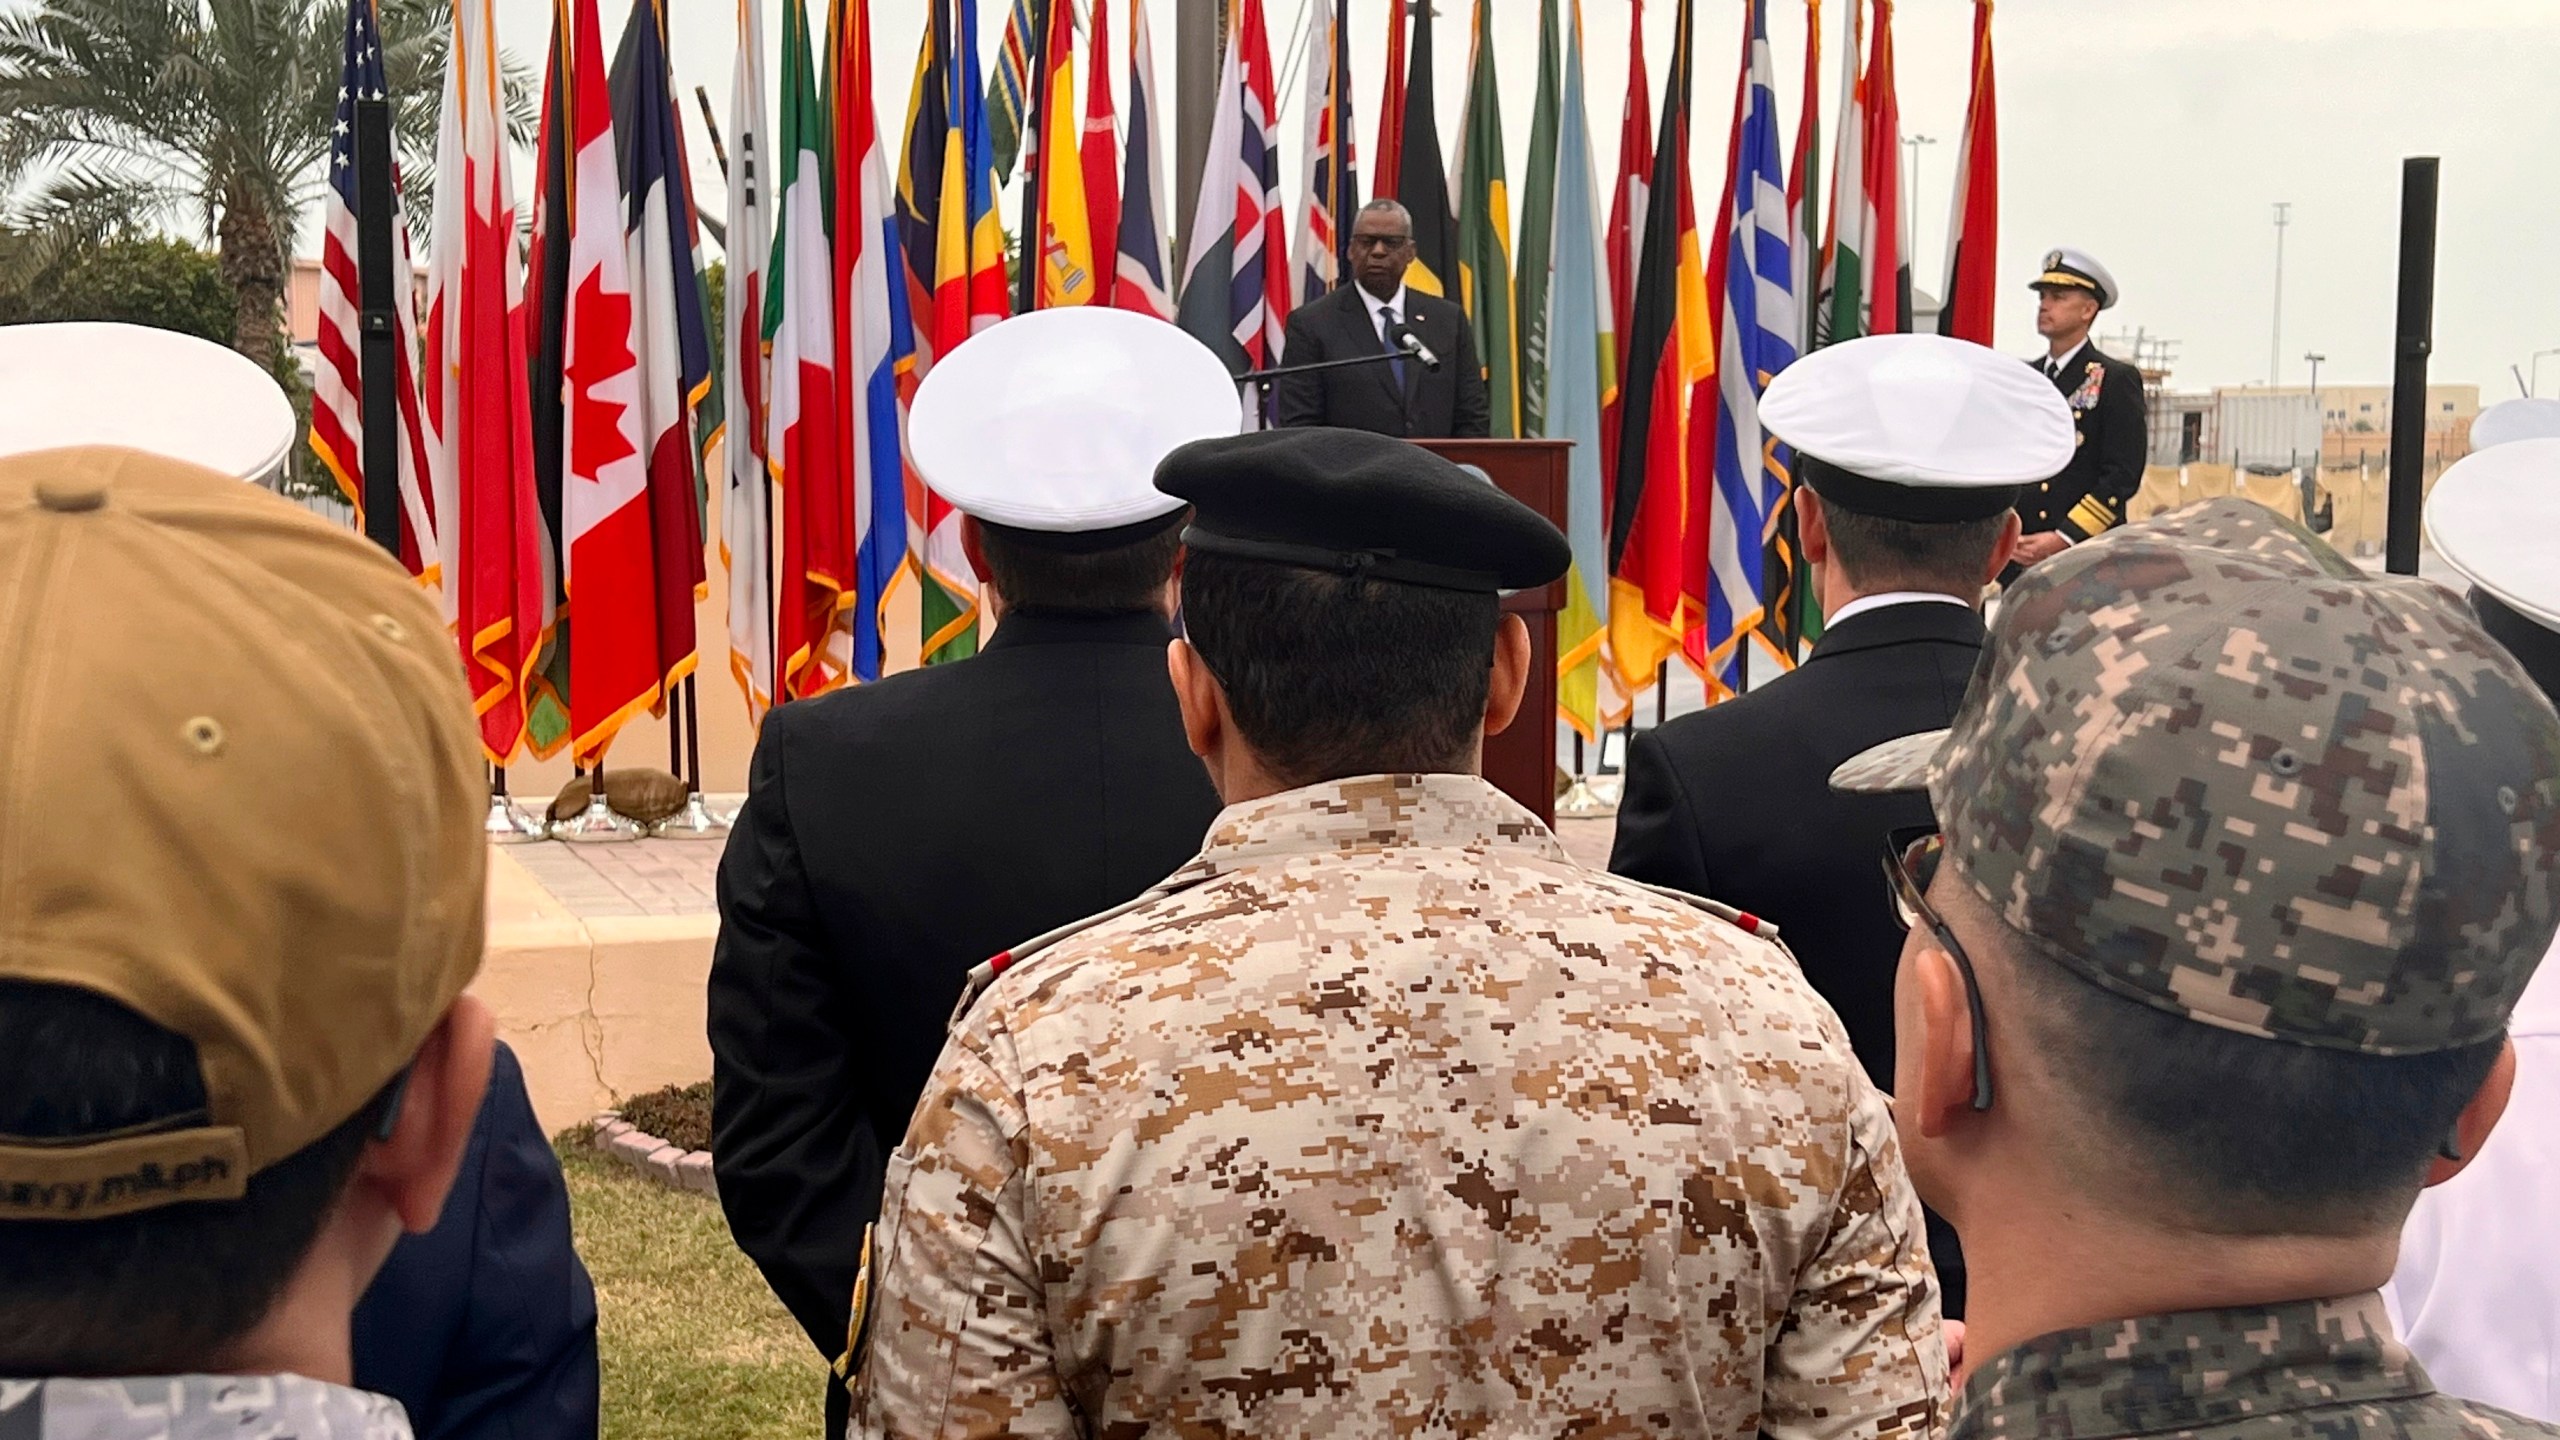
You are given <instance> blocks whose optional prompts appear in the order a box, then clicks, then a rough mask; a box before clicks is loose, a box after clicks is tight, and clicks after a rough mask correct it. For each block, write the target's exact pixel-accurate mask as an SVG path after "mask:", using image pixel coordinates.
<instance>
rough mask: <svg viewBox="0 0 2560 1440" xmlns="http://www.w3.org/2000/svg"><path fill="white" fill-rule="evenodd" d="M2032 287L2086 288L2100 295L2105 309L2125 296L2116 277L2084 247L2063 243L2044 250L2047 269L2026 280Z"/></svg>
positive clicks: (2048, 288)
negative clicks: (2057, 246) (2076, 247)
mask: <svg viewBox="0 0 2560 1440" xmlns="http://www.w3.org/2000/svg"><path fill="white" fill-rule="evenodd" d="M2027 288H2028V289H2031V290H2087V291H2089V292H2091V293H2092V294H2095V295H2096V296H2097V297H2098V308H2099V309H2101V310H2104V309H2106V308H2108V307H2109V306H2111V305H2113V304H2115V303H2116V301H2117V300H2119V299H2121V298H2122V297H2123V294H2124V292H2123V291H2120V290H2118V289H2117V288H2116V277H2114V276H2113V275H2110V274H2108V273H2107V267H2106V266H2104V265H2101V264H2099V263H2098V262H2097V261H2096V260H2095V259H2093V258H2091V257H2090V255H2089V252H2087V251H2085V250H2074V249H2072V248H2071V247H2069V246H2067V245H2066V246H2063V247H2062V248H2060V249H2058V250H2047V251H2046V252H2044V269H2043V270H2042V271H2041V272H2040V273H2038V274H2037V276H2036V278H2035V279H2033V280H2030V281H2028V282H2027Z"/></svg>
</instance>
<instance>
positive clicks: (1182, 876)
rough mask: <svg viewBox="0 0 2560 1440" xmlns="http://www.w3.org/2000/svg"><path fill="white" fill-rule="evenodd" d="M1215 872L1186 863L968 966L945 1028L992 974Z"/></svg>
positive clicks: (955, 1023) (955, 1024)
mask: <svg viewBox="0 0 2560 1440" xmlns="http://www.w3.org/2000/svg"><path fill="white" fill-rule="evenodd" d="M1216 873H1217V872H1216V871H1214V870H1203V871H1199V872H1197V873H1194V872H1193V870H1192V867H1191V866H1188V865H1186V866H1184V867H1183V868H1182V869H1180V870H1176V871H1175V872H1173V873H1172V874H1171V875H1168V876H1166V877H1165V878H1164V879H1163V880H1161V881H1158V882H1157V883H1156V884H1154V885H1151V886H1149V887H1147V888H1146V889H1145V890H1143V891H1141V892H1139V893H1138V895H1137V896H1136V897H1135V898H1133V899H1129V900H1123V901H1122V902H1120V903H1119V904H1117V905H1114V906H1112V907H1111V908H1110V909H1108V910H1097V911H1095V912H1094V913H1093V914H1091V915H1087V916H1085V917H1084V918H1083V919H1081V920H1072V921H1069V922H1068V923H1066V924H1064V925H1061V926H1059V927H1058V928H1057V929H1055V930H1047V931H1043V932H1041V933H1040V934H1038V935H1034V936H1032V937H1031V938H1030V939H1028V940H1025V941H1023V942H1022V943H1021V944H1019V945H1016V946H1014V947H1013V948H1012V949H1010V950H1007V951H1004V952H1003V953H1001V954H998V955H995V956H992V957H990V958H988V959H985V960H982V961H980V962H978V963H977V964H975V965H972V966H970V967H969V978H968V979H967V980H966V981H964V982H962V984H961V986H960V1003H959V1004H958V1005H957V1006H955V1007H953V1008H952V1011H951V1023H950V1024H949V1025H948V1026H947V1027H946V1029H947V1030H948V1031H951V1032H957V1031H958V1030H959V1028H960V1021H961V1019H962V1018H963V1017H964V1016H966V1015H967V1014H968V1013H969V1007H970V1006H972V1005H975V1004H977V1003H978V997H979V996H981V995H983V994H985V993H986V992H987V989H988V987H990V986H992V985H994V984H995V983H996V977H998V976H1000V975H1003V974H1005V973H1006V972H1008V971H1010V970H1014V969H1017V968H1019V967H1020V966H1022V965H1025V964H1027V963H1029V962H1030V961H1032V960H1035V959H1038V958H1039V956H1040V954H1041V953H1042V952H1043V951H1046V950H1048V949H1049V948H1051V947H1052V946H1054V945H1056V944H1057V943H1058V942H1060V941H1062V940H1067V939H1070V938H1072V937H1074V936H1077V935H1081V934H1083V933H1084V932H1085V931H1087V930H1090V929H1092V928H1093V927H1094V926H1096V925H1100V924H1102V923H1104V922H1105V921H1110V920H1117V919H1119V918H1120V917H1121V916H1123V915H1126V914H1128V913H1129V912H1130V911H1132V910H1135V909H1137V908H1139V907H1140V906H1142V905H1152V904H1154V903H1155V902H1157V901H1158V900H1162V899H1164V898H1165V897H1166V896H1168V895H1179V894H1181V893H1182V892H1183V891H1185V890H1188V889H1190V888H1191V887H1192V886H1194V885H1197V884H1199V883H1201V882H1202V881H1204V880H1207V879H1209V878H1211V877H1212V876H1213V875H1215V874H1216Z"/></svg>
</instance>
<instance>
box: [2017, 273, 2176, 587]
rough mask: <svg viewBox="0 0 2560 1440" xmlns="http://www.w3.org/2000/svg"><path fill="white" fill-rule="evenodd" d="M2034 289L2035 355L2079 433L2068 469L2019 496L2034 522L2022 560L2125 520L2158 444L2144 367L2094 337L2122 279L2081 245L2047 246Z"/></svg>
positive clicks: (2027, 523)
mask: <svg viewBox="0 0 2560 1440" xmlns="http://www.w3.org/2000/svg"><path fill="white" fill-rule="evenodd" d="M2033 288H2034V290H2035V292H2036V333H2037V334H2039V335H2041V336H2043V337H2044V339H2045V353H2044V354H2043V355H2042V356H2040V357H2038V358H2037V359H2034V360H2030V361H2028V362H2027V363H2028V364H2030V365H2033V366H2034V367H2036V369H2037V370H2038V371H2039V372H2040V373H2042V374H2043V375H2044V376H2045V378H2047V379H2048V380H2051V381H2052V382H2053V388H2055V389H2056V390H2059V391H2061V392H2062V398H2063V399H2064V400H2065V401H2067V402H2068V403H2069V404H2070V406H2071V418H2072V420H2073V422H2074V423H2075V424H2077V425H2078V426H2079V431H2080V440H2079V448H2078V450H2077V451H2076V452H2075V453H2074V454H2073V455H2072V457H2071V463H2070V464H2069V465H2067V466H2065V467H2064V468H2063V471H2062V473H2061V474H2059V475H2056V476H2054V477H2053V478H2052V479H2051V480H2050V481H2047V482H2045V483H2043V484H2039V485H2032V486H2029V487H2028V488H2027V490H2026V492H2025V493H2024V494H2023V495H2021V496H2020V497H2019V500H2018V519H2019V521H2020V522H2021V524H2022V525H2023V526H2024V528H2025V530H2026V538H2025V539H2023V540H2021V541H2019V542H2018V560H2017V563H2018V564H2020V565H2033V564H2034V563H2036V562H2037V561H2039V560H2043V559H2046V558H2048V557H2050V556H2053V555H2058V554H2060V553H2061V552H2062V551H2063V550H2064V549H2065V548H2067V547H2069V546H2070V545H2072V544H2074V543H2076V542H2078V541H2082V540H2086V539H2088V538H2089V537H2090V536H2092V535H2095V534H2098V533H2099V532H2101V531H2104V530H2111V529H2113V528H2115V527H2116V526H2118V525H2121V524H2123V523H2124V507H2125V506H2126V505H2127V504H2129V503H2131V501H2132V500H2133V492H2135V491H2136V490H2139V489H2141V488H2142V465H2143V461H2144V459H2145V457H2146V456H2147V455H2148V454H2149V452H2150V446H2151V435H2150V421H2149V419H2148V416H2147V412H2146V410H2145V408H2144V400H2143V395H2142V372H2141V371H2139V370H2137V369H2135V368H2133V366H2131V365H2129V364H2126V363H2125V362H2124V361H2122V360H2119V359H2117V358H2116V357H2114V356H2113V355H2109V354H2107V353H2106V352H2105V351H2103V350H2100V349H2099V348H2098V347H2097V344H2096V342H2094V341H2092V340H2091V339H2090V338H2089V327H2090V326H2091V325H2093V324H2095V323H2096V322H2097V319H2098V312H2099V311H2101V310H2105V309H2108V308H2109V307H2111V306H2113V305H2114V304H2115V303H2116V300H2117V298H2118V296H2119V295H2120V294H2121V293H2122V292H2120V291H2118V290H2117V289H2116V279H2115V277H2114V276H2113V275H2110V274H2108V273H2107V267H2106V266H2104V265H2101V264H2099V263H2098V262H2097V261H2096V260H2093V259H2091V258H2090V257H2089V256H2087V255H2086V254H2083V253H2082V252H2080V251H2078V250H2070V249H2064V250H2048V251H2046V252H2045V257H2044V269H2043V270H2042V271H2040V272H2039V273H2038V274H2037V275H2036V278H2035V280H2034V282H2033Z"/></svg>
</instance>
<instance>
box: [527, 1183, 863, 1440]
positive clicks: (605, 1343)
mask: <svg viewBox="0 0 2560 1440" xmlns="http://www.w3.org/2000/svg"><path fill="white" fill-rule="evenodd" d="M560 1163H561V1167H562V1168H563V1169H565V1170H566V1171H567V1172H568V1176H569V1204H570V1209H571V1214H572V1216H573V1220H574V1224H575V1226H576V1228H577V1236H578V1253H579V1255H581V1256H582V1257H584V1258H585V1260H586V1262H587V1269H588V1271H589V1272H590V1273H591V1274H593V1275H594V1276H595V1281H596V1314H597V1330H598V1332H599V1339H598V1348H599V1349H600V1350H601V1352H602V1360H603V1368H604V1435H603V1440H764V1437H767V1436H771V1437H776V1440H811V1437H814V1436H816V1435H817V1434H818V1432H819V1430H820V1428H821V1427H822V1422H823V1417H822V1414H821V1411H820V1408H819V1395H820V1388H819V1387H820V1376H821V1375H822V1373H823V1367H822V1366H821V1365H820V1363H819V1360H818V1354H817V1351H815V1350H814V1349H812V1348H811V1347H810V1345H809V1340H808V1337H807V1336H805V1335H802V1334H801V1333H800V1327H799V1326H797V1325H795V1324H793V1323H792V1322H791V1317H790V1316H789V1315H788V1314H787V1313H785V1312H784V1310H783V1308H782V1303H781V1302H780V1301H778V1300H776V1299H774V1298H773V1292H771V1291H769V1290H767V1289H765V1286H764V1277H762V1276H760V1275H758V1274H757V1273H756V1269H755V1266H753V1265H751V1264H749V1263H748V1262H747V1257H745V1256H744V1255H741V1254H739V1253H738V1250H737V1247H736V1246H735V1245H732V1244H731V1243H730V1242H729V1228H728V1226H727V1225H726V1224H725V1223H723V1222H722V1220H721V1218H720V1207H719V1205H717V1204H716V1203H714V1202H713V1201H711V1200H708V1199H706V1198H704V1197H702V1196H700V1195H691V1194H683V1193H679V1192H677V1191H673V1190H668V1189H664V1188H662V1187H660V1186H657V1185H653V1184H650V1183H649V1182H647V1181H645V1180H642V1179H640V1178H639V1177H637V1176H635V1175H633V1174H632V1173H631V1172H630V1171H628V1170H626V1169H624V1168H623V1167H622V1166H620V1165H619V1164H617V1163H615V1162H614V1161H613V1160H611V1159H608V1158H607V1157H605V1156H602V1155H598V1154H596V1153H595V1152H594V1151H591V1150H586V1149H581V1148H576V1147H572V1146H565V1145H564V1146H563V1147H562V1149H561V1152H560Z"/></svg>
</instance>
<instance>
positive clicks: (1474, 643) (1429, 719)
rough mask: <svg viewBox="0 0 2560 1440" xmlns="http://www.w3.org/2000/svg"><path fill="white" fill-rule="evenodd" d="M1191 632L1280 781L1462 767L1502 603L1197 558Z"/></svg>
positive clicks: (1192, 566)
mask: <svg viewBox="0 0 2560 1440" xmlns="http://www.w3.org/2000/svg"><path fill="white" fill-rule="evenodd" d="M1182 618H1183V627H1184V629H1185V630H1186V631H1187V632H1188V633H1189V636H1190V639H1191V644H1192V648H1194V649H1195V650H1197V651H1198V652H1199V654H1200V657H1201V659H1202V660H1204V661H1206V662H1207V664H1208V666H1209V669H1210V671H1211V672H1212V673H1213V674H1215V675H1216V676H1217V677H1218V682H1219V684H1220V685H1222V686H1224V687H1225V689H1226V695H1227V708H1228V710H1229V711H1230V712H1231V713H1232V714H1233V715H1234V716H1235V722H1236V729H1237V730H1238V732H1240V733H1241V734H1242V735H1243V737H1244V741H1245V743H1246V744H1247V745H1249V746H1251V747H1252V748H1253V753H1254V755H1255V757H1256V758H1257V759H1259V760H1260V761H1261V762H1262V764H1263V767H1264V768H1265V769H1267V770H1269V771H1270V772H1271V774H1272V777H1273V778H1274V779H1277V780H1279V781H1281V782H1283V783H1285V784H1288V785H1293V786H1295V785H1313V784H1316V783H1318V782H1320V781H1325V780H1339V779H1341V778H1343V777H1344V776H1347V775H1374V774H1389V773H1393V774H1403V773H1431V772H1446V771H1452V770H1457V769H1461V768H1463V767H1464V766H1465V763H1466V758H1467V752H1468V749H1469V747H1470V746H1471V745H1473V744H1474V742H1475V740H1476V736H1477V733H1478V731H1479V729H1480V728H1481V727H1482V726H1483V724H1484V705H1485V695H1486V691H1487V689H1488V687H1489V686H1490V685H1491V684H1492V669H1493V641H1494V632H1495V631H1496V629H1497V628H1498V627H1499V626H1500V625H1501V622H1502V602H1501V601H1500V600H1499V599H1498V598H1496V597H1495V596H1493V595H1490V594H1471V593H1467V592H1463V591H1457V590H1434V589H1429V588H1426V587H1424V586H1419V585H1402V584H1392V583H1389V582H1386V581H1382V580H1367V579H1352V578H1350V577H1347V576H1342V575H1332V574H1325V573H1321V572H1318V571H1314V570H1302V569H1298V568H1296V567H1294V566H1286V565H1273V564H1268V563H1265V562H1263V561H1259V560H1241V559H1237V558H1234V557H1232V556H1225V555H1214V554H1208V553H1204V552H1199V551H1195V552H1193V553H1192V556H1191V559H1190V561H1189V563H1188V564H1186V565H1185V566H1184V567H1183V572H1182Z"/></svg>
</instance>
